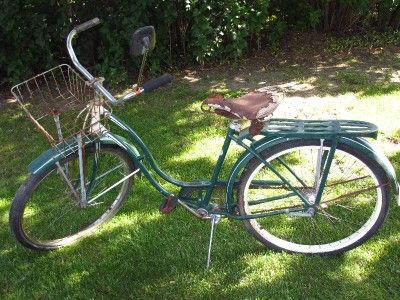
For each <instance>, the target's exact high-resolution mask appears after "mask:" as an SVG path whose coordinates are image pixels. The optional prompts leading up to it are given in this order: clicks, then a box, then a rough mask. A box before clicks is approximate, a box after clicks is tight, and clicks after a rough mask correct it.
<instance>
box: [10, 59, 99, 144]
mask: <svg viewBox="0 0 400 300" xmlns="http://www.w3.org/2000/svg"><path fill="white" fill-rule="evenodd" d="M11 92H12V93H13V95H14V96H15V98H16V99H17V101H18V103H19V104H20V106H21V107H22V109H23V110H24V111H25V112H26V114H27V115H28V117H29V119H30V120H31V121H32V122H33V124H34V125H35V126H36V127H37V128H38V129H39V131H40V132H41V133H42V134H43V135H44V136H45V138H46V139H47V140H48V141H49V143H50V144H51V145H52V146H53V147H55V148H56V149H60V145H62V147H61V148H64V147H65V145H69V144H76V143H70V141H74V139H76V138H78V137H79V139H82V140H83V141H85V143H87V142H90V141H93V140H94V139H96V138H97V137H98V135H99V134H102V133H104V126H103V125H102V124H101V122H102V121H103V120H102V119H101V117H100V116H101V114H100V111H98V112H96V111H94V110H100V108H101V105H102V104H103V103H104V99H103V98H102V96H101V95H100V94H99V93H98V92H97V91H96V90H94V89H93V88H92V87H91V86H90V85H89V84H88V83H87V82H86V81H85V80H84V79H83V78H82V77H81V76H80V75H79V74H78V73H77V72H76V71H74V70H73V69H72V68H71V67H70V66H69V65H65V64H64V65H60V66H57V67H55V68H53V69H50V70H48V71H46V72H44V73H41V74H39V75H36V76H35V77H32V78H31V79H28V80H26V81H24V82H21V83H20V84H17V85H15V86H14V87H13V88H12V89H11ZM93 115H96V116H97V118H92V116H93ZM82 140H81V141H82Z"/></svg>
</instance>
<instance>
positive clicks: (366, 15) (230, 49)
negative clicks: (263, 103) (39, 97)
mask: <svg viewBox="0 0 400 300" xmlns="http://www.w3.org/2000/svg"><path fill="white" fill-rule="evenodd" d="M0 3H1V5H0V7H1V10H0V45H1V46H0V84H2V83H16V82H19V81H21V80H23V79H26V78H28V77H29V76H31V75H33V74H35V73H38V72H42V71H44V70H46V69H48V68H50V67H52V66H55V65H57V64H59V63H61V62H68V56H67V53H66V49H65V44H64V43H65V37H66V35H67V34H68V32H69V30H71V29H72V28H73V26H74V25H76V24H80V23H82V22H84V21H87V20H89V19H91V18H93V17H96V16H97V17H99V18H100V19H102V20H103V24H102V25H101V26H99V28H97V29H96V30H90V31H88V32H85V33H83V34H82V35H81V37H80V40H79V43H77V51H78V53H79V57H80V59H81V60H82V62H83V63H84V64H85V65H87V66H90V67H91V69H92V71H93V72H95V73H96V74H101V75H102V76H105V77H107V79H108V80H111V81H112V82H113V83H116V84H118V83H120V82H122V81H125V80H126V78H127V74H128V73H130V72H132V71H133V70H135V69H136V68H137V66H138V64H139V59H132V58H130V57H129V49H128V48H129V47H128V45H129V38H130V35H131V34H132V33H133V31H134V30H135V29H136V28H138V27H141V26H144V25H149V24H151V25H154V26H155V28H156V32H157V46H156V49H155V50H154V53H153V54H152V57H151V60H150V70H151V71H152V72H159V71H160V69H161V68H171V67H182V66H185V65H188V64H204V62H207V61H216V60H220V59H231V58H233V59H234V58H239V57H241V56H242V55H243V54H245V53H248V52H251V51H253V50H259V49H262V48H266V47H268V48H271V49H277V48H279V41H280V40H281V39H282V37H284V33H285V31H286V30H287V29H290V28H295V29H298V30H304V29H314V30H316V31H326V32H339V33H341V34H343V33H347V34H349V33H352V34H354V33H360V32H365V31H368V30H397V29H398V28H399V26H400V0H394V1H393V0H390V1H389V0H299V1H293V0H223V1H214V0H205V1H199V0H172V1H160V0H158V1H156V0H138V1H129V0H120V1H109V0H92V1H80V0H64V1H61V0H0Z"/></svg>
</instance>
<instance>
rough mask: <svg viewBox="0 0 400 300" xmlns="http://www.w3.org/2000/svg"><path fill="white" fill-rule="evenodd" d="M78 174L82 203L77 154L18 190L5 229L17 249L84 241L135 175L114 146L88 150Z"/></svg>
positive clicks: (121, 198) (112, 210)
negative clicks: (8, 225)
mask: <svg viewBox="0 0 400 300" xmlns="http://www.w3.org/2000/svg"><path fill="white" fill-rule="evenodd" d="M83 170H84V178H85V180H84V182H85V183H84V186H85V191H86V194H87V195H86V198H85V201H82V199H84V198H82V197H81V195H82V190H81V187H82V185H81V180H80V172H79V159H78V154H77V153H74V154H71V155H70V156H68V157H66V158H64V159H63V160H61V161H60V164H59V167H57V166H56V165H54V167H53V168H52V169H50V170H49V171H47V172H43V173H36V174H31V175H30V177H29V178H28V179H27V180H26V181H25V182H24V183H23V184H22V185H21V187H20V188H19V190H18V191H17V193H16V195H15V198H14V200H13V202H12V205H11V209H10V226H11V230H12V232H13V233H14V235H15V237H16V238H17V240H18V241H19V242H20V243H21V244H22V245H24V246H25V247H28V248H31V249H35V250H51V249H56V248H60V247H62V246H65V245H68V244H70V243H72V242H74V241H77V240H78V239H80V238H82V237H84V236H87V235H88V234H89V233H91V232H92V231H93V230H94V229H95V228H97V227H98V226H100V225H101V224H103V223H104V222H106V221H107V220H109V219H110V218H111V217H112V216H113V215H114V214H115V213H116V212H117V211H118V209H119V208H120V207H121V205H122V203H123V202H124V201H125V199H126V198H127V197H128V193H129V190H130V188H131V186H132V182H133V177H132V176H130V177H128V176H129V175H132V173H134V171H135V167H134V164H133V162H132V160H131V159H130V157H129V156H128V155H127V153H126V152H125V151H124V150H122V149H121V148H120V147H117V146H115V145H102V146H101V147H89V148H87V149H86V150H85V151H84V164H83ZM63 174H64V175H65V176H66V177H67V178H68V181H69V184H67V182H68V181H67V180H66V178H65V177H64V176H63ZM124 178H125V179H124ZM71 187H72V188H71Z"/></svg>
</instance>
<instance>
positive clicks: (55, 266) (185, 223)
mask: <svg viewBox="0 0 400 300" xmlns="http://www.w3.org/2000/svg"><path fill="white" fill-rule="evenodd" d="M399 53H400V52H399V51H398V49H397V48H395V49H383V50H380V52H379V53H375V52H374V51H365V53H364V52H362V53H356V54H354V53H352V54H342V55H331V56H329V57H328V58H327V57H325V56H323V55H322V54H319V53H317V54H313V57H307V59H300V58H299V57H303V58H304V57H305V55H304V53H300V55H299V56H295V57H291V58H290V59H289V60H285V59H283V57H284V56H283V55H282V56H279V55H278V56H276V57H275V59H274V60H273V61H270V60H268V59H267V58H266V57H263V56H262V55H261V56H256V57H255V58H252V59H249V60H246V61H243V62H241V63H240V64H235V65H222V66H219V67H215V68H214V69H211V70H207V71H204V70H203V71H198V70H188V71H186V72H183V73H180V74H176V77H177V80H176V81H175V83H174V84H173V85H172V86H171V87H169V88H166V89H162V90H159V91H157V92H154V93H152V94H149V95H144V96H143V97H140V98H138V99H135V100H133V101H131V102H129V103H127V104H126V105H125V106H124V107H123V108H116V109H115V110H114V112H116V113H117V115H119V116H120V117H121V118H122V119H124V120H125V121H127V123H128V124H130V125H131V126H132V127H133V128H134V129H135V130H136V131H137V132H138V133H139V134H140V135H141V136H142V137H143V140H144V141H145V142H146V143H147V144H148V146H149V148H150V149H151V150H152V153H153V155H154V157H155V158H156V160H157V162H158V163H159V164H160V166H161V167H162V169H165V170H167V171H168V173H169V174H170V175H172V176H173V177H176V178H178V179H182V180H194V179H197V178H208V177H210V176H211V172H212V166H213V164H214V161H215V158H216V157H217V156H218V154H219V151H220V147H221V145H222V142H223V138H224V134H225V130H226V126H227V124H228V122H227V120H225V119H223V118H222V117H217V116H214V115H209V114H203V113H201V111H200V103H201V102H200V101H201V100H202V99H203V98H204V97H205V96H207V95H209V94H211V93H214V92H220V93H224V94H227V95H231V96H234V95H236V94H238V93H240V92H243V91H245V90H246V89H250V90H251V89H254V88H262V87H264V86H267V85H268V86H272V87H273V88H275V89H280V90H284V91H285V93H286V100H285V101H284V102H283V103H282V104H281V106H280V107H279V109H278V110H277V111H276V114H275V117H289V118H343V119H361V120H366V121H371V122H374V123H376V124H377V125H378V126H379V128H380V136H379V138H378V140H377V141H376V142H374V143H375V144H376V145H377V146H379V147H380V148H381V149H382V150H383V151H385V153H386V154H387V155H388V157H389V158H390V160H391V161H392V163H393V165H394V166H395V169H396V172H397V175H398V176H399V177H400V121H399V118H400V102H399V100H398V98H399V97H400V84H399V81H400V79H399V78H400V71H399V69H400V54H399ZM6 102H7V101H3V102H0V108H1V109H0V166H1V168H0V222H1V225H2V226H1V229H0V241H1V246H0V298H2V299H16V298H24V299H30V298H35V299H53V298H79V299H80V298H82V299H88V298H90V299H98V298H117V297H118V298H123V299H125V298H131V299H137V298H144V299H151V298H157V299H160V298H175V299H176V298H178V299H181V298H183V299H187V298H196V299H198V298H235V299H242V298H247V299H265V298H273V299H281V298H285V299H298V298H313V299H338V298H356V299H380V298H386V299H389V298H390V299H393V298H400V296H399V292H400V282H399V275H400V246H399V243H400V218H399V214H400V209H399V208H398V207H397V206H396V203H395V201H394V199H392V202H391V207H390V210H389V215H388V219H387V220H386V222H385V223H384V225H383V226H382V228H381V229H380V231H379V232H378V234H377V235H375V236H374V237H373V238H372V239H371V240H369V241H368V242H367V243H365V244H363V245H362V246H360V247H359V248H357V249H355V250H352V251H350V252H348V253H346V254H344V255H342V256H338V257H318V256H315V257H314V256H303V255H290V254H286V253H276V252H273V251H271V250H269V249H266V248H265V247H263V246H262V245H261V244H259V243H258V242H256V240H254V239H253V238H252V237H251V236H250V235H249V234H248V233H247V232H246V231H245V229H244V227H243V225H242V224H241V223H240V222H239V221H229V220H226V219H224V220H222V221H221V223H220V224H219V225H218V228H217V233H216V239H215V243H214V249H213V265H212V268H211V269H210V270H206V269H205V262H206V254H207V245H208V235H209V228H210V224H209V222H205V221H200V220H197V219H195V218H194V217H192V216H191V215H190V214H189V213H188V212H186V211H184V210H183V209H182V208H178V209H177V210H176V211H175V212H174V213H173V214H171V215H167V216H164V215H160V214H159V213H158V206H159V204H160V202H161V200H162V196H160V195H159V194H158V193H157V192H156V191H155V190H154V189H153V188H152V187H151V186H150V184H148V183H147V182H146V181H145V180H144V179H138V180H136V182H135V186H134V188H133V189H132V191H131V193H130V196H129V198H128V200H127V202H126V204H125V205H124V206H123V208H122V209H121V211H120V212H119V213H118V214H117V216H116V217H114V218H113V219H112V220H111V221H110V222H109V223H107V224H106V225H105V226H103V227H102V228H101V229H100V230H99V231H97V232H96V234H94V235H92V236H90V237H88V238H85V239H84V240H82V241H80V242H78V243H76V244H73V245H72V246H68V247H65V248H63V249H60V250H57V251H52V252H33V251H30V250H27V249H24V248H23V247H22V246H20V245H19V244H17V243H16V241H15V239H14V238H13V237H12V236H11V234H10V231H9V227H8V210H9V207H10V203H11V200H12V198H13V196H14V194H15V192H16V190H17V189H18V187H19V185H20V184H21V183H22V182H23V181H24V179H25V178H26V177H27V175H28V174H27V169H26V166H27V165H28V164H29V162H30V161H31V160H33V159H34V158H35V157H36V156H37V155H38V154H39V153H40V152H41V151H42V150H44V149H46V143H45V142H44V141H42V139H41V137H40V136H39V135H38V134H37V133H36V131H35V130H34V129H33V128H32V126H31V124H30V123H29V121H28V120H27V119H26V118H25V117H24V115H23V112H22V111H20V110H18V109H17V108H16V106H14V104H12V103H11V104H10V103H6ZM205 150H207V151H205ZM237 154H238V148H234V149H233V152H232V153H231V154H230V156H229V157H228V160H227V162H228V164H227V165H226V166H224V170H223V174H225V175H226V174H227V172H228V171H229V164H232V163H233V162H234V161H235V158H236V157H237ZM166 186H167V187H169V188H171V189H172V190H173V187H172V186H170V185H166Z"/></svg>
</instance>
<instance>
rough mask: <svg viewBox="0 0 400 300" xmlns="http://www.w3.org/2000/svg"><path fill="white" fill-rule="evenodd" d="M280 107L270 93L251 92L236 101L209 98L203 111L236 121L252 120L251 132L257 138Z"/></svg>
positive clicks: (216, 97) (204, 104)
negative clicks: (266, 122)
mask: <svg viewBox="0 0 400 300" xmlns="http://www.w3.org/2000/svg"><path fill="white" fill-rule="evenodd" d="M278 105H279V103H278V101H277V99H276V96H274V95H273V94H271V93H269V92H250V93H247V94H246V95H243V96H241V97H238V98H235V99H225V98H224V97H223V96H222V95H215V96H212V97H209V98H207V99H204V100H203V103H202V104H201V109H202V110H203V111H204V112H214V113H216V114H217V115H221V116H224V117H227V118H230V119H234V120H250V121H251V125H250V128H249V131H250V134H251V135H253V136H255V135H257V134H259V133H260V131H261V130H262V129H263V127H264V124H265V123H264V121H266V120H267V119H269V118H271V116H272V113H273V112H274V110H275V109H276V108H277V107H278ZM207 106H208V107H207Z"/></svg>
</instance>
